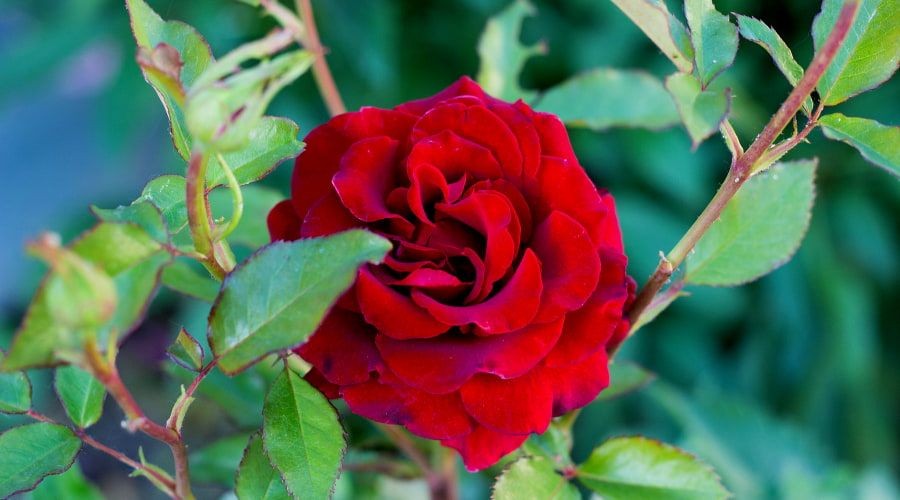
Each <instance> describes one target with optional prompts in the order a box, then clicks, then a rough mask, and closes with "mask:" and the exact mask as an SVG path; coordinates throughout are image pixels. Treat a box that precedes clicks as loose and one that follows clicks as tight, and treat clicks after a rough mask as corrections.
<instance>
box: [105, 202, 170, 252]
mask: <svg viewBox="0 0 900 500" xmlns="http://www.w3.org/2000/svg"><path fill="white" fill-rule="evenodd" d="M91 212H93V213H94V215H95V216H96V217H97V219H99V220H100V221H102V222H120V223H129V222H130V223H132V224H135V225H137V226H139V227H140V228H141V229H143V230H144V231H146V232H147V234H148V235H150V236H151V237H153V239H154V240H156V241H158V242H160V243H163V244H168V243H169V240H170V239H169V231H168V229H167V228H166V223H165V219H163V216H162V213H161V212H160V210H159V208H157V207H156V206H155V205H153V204H152V203H150V202H148V201H144V200H137V201H135V202H134V203H132V204H131V205H126V206H120V207H117V208H113V209H107V208H98V207H96V206H92V207H91Z"/></svg>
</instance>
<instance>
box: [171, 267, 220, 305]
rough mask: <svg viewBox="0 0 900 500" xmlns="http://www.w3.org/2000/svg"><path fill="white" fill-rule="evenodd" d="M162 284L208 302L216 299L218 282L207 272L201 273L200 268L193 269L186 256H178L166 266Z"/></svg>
mask: <svg viewBox="0 0 900 500" xmlns="http://www.w3.org/2000/svg"><path fill="white" fill-rule="evenodd" d="M201 270H202V268H201ZM162 284H163V285H165V286H166V287H168V288H171V289H172V290H175V291H176V292H179V293H183V294H184V295H187V296H188V297H193V298H196V299H200V300H203V301H206V302H209V303H212V301H214V300H216V295H218V293H219V283H218V282H217V281H216V280H214V279H212V277H210V276H209V274H206V273H204V274H201V271H200V270H197V269H194V266H193V265H192V262H191V261H190V260H188V259H186V258H178V259H176V260H175V261H174V262H172V264H170V265H168V266H166V268H165V269H164V270H163V273H162Z"/></svg>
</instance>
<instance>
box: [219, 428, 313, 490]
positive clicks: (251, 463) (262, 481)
mask: <svg viewBox="0 0 900 500" xmlns="http://www.w3.org/2000/svg"><path fill="white" fill-rule="evenodd" d="M234 492H235V493H236V494H237V497H238V498H239V499H247V500H275V499H278V500H281V499H290V498H291V496H290V495H288V492H287V490H286V489H285V487H284V484H283V483H282V482H281V476H280V475H279V474H278V471H276V470H275V468H274V467H272V464H270V463H269V458H268V457H267V456H266V453H265V451H264V450H263V440H262V437H260V435H259V434H254V435H252V436H250V442H249V443H248V444H247V449H246V450H245V451H244V457H243V458H241V464H240V466H239V468H238V472H237V479H236V480H235V488H234ZM304 493H305V490H304ZM304 496H305V495H304ZM313 498H316V497H313ZM322 498H325V497H324V496H323V497H322Z"/></svg>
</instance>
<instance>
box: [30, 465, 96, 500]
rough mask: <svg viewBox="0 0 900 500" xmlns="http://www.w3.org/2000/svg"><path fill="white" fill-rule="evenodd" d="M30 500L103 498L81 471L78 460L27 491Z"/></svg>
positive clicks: (88, 499) (93, 499)
mask: <svg viewBox="0 0 900 500" xmlns="http://www.w3.org/2000/svg"><path fill="white" fill-rule="evenodd" d="M26 498H28V499H30V500H104V499H103V494H102V493H100V489H99V488H97V487H96V486H94V485H93V484H91V483H90V482H89V481H88V480H87V479H86V478H85V477H84V474H82V473H81V468H80V467H78V462H75V463H74V464H72V466H71V467H69V470H67V471H65V472H63V473H62V474H59V475H56V476H48V477H46V478H44V480H43V481H41V484H39V485H38V487H37V488H35V489H34V491H32V492H30V493H28V494H27V495H26Z"/></svg>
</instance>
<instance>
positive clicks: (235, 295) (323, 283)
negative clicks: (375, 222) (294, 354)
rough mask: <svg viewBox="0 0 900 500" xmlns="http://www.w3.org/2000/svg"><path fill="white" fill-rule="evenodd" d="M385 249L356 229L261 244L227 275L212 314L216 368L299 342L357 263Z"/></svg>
mask: <svg viewBox="0 0 900 500" xmlns="http://www.w3.org/2000/svg"><path fill="white" fill-rule="evenodd" d="M390 248H391V244H390V243H389V242H388V241H387V240H385V239H384V238H382V237H380V236H376V235H374V234H372V233H369V232H367V231H362V230H350V231H345V232H343V233H339V234H336V235H333V236H327V237H324V238H311V239H303V240H298V241H292V242H283V241H281V242H276V243H272V244H271V245H269V246H267V247H264V248H263V249H262V250H260V251H259V252H257V253H256V254H255V255H253V256H252V257H251V258H250V259H248V260H247V261H245V262H244V263H243V264H241V265H240V266H238V267H237V268H236V269H235V270H234V271H233V272H232V273H231V274H229V275H228V277H227V278H225V281H224V282H223V283H222V291H221V292H220V293H219V297H218V298H217V299H216V303H215V305H214V306H213V310H212V313H211V314H210V318H209V344H210V346H211V347H212V351H213V353H215V355H216V357H218V358H219V368H220V369H221V370H222V371H224V372H226V373H235V372H238V371H240V370H243V369H244V368H246V367H247V366H249V365H250V364H252V363H254V362H255V361H256V360H258V359H259V358H261V357H263V356H265V355H266V354H269V353H272V352H275V351H278V350H281V349H287V348H290V347H293V346H296V345H297V344H300V343H302V342H303V341H305V340H306V338H307V337H308V336H309V335H311V334H312V332H313V331H315V329H316V328H317V327H318V326H319V323H320V322H321V321H322V318H323V317H324V315H325V313H326V312H327V311H328V309H329V308H330V307H331V305H332V304H333V303H334V301H335V300H337V298H338V297H339V296H340V295H341V294H342V293H343V292H344V291H345V290H346V289H347V288H349V287H350V285H351V284H352V283H353V281H354V279H355V278H356V272H357V269H358V268H359V266H360V265H362V264H363V263H365V262H373V263H375V262H380V261H381V259H382V258H383V257H384V254H385V253H386V252H387V251H388V250H390Z"/></svg>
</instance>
